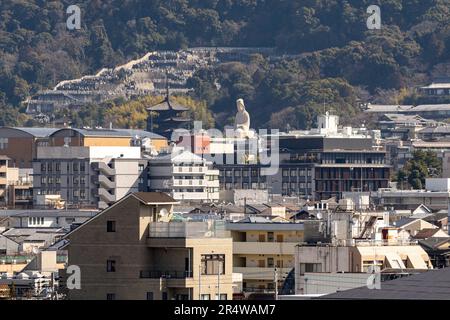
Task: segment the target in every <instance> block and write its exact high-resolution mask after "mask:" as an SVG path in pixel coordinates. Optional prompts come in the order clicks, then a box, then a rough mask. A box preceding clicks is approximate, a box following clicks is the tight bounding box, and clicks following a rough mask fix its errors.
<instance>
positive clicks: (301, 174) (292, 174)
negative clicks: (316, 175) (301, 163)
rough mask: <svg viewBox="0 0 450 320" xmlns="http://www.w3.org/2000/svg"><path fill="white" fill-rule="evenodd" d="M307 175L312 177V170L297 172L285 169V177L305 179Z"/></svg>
mask: <svg viewBox="0 0 450 320" xmlns="http://www.w3.org/2000/svg"><path fill="white" fill-rule="evenodd" d="M305 175H307V176H308V177H310V176H311V175H312V171H311V170H297V169H290V170H289V169H283V177H289V176H290V177H304V176H305Z"/></svg>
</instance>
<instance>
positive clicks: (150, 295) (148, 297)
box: [147, 292, 153, 300]
mask: <svg viewBox="0 0 450 320" xmlns="http://www.w3.org/2000/svg"><path fill="white" fill-rule="evenodd" d="M147 300H153V292H147Z"/></svg>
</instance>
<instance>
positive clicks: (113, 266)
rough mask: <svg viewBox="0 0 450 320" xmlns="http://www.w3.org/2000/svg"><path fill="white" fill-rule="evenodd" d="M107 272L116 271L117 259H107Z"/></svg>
mask: <svg viewBox="0 0 450 320" xmlns="http://www.w3.org/2000/svg"><path fill="white" fill-rule="evenodd" d="M106 272H116V260H107V261H106Z"/></svg>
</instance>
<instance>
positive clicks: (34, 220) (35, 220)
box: [28, 217, 44, 225]
mask: <svg viewBox="0 0 450 320" xmlns="http://www.w3.org/2000/svg"><path fill="white" fill-rule="evenodd" d="M28 224H30V225H43V224H44V217H29V218H28Z"/></svg>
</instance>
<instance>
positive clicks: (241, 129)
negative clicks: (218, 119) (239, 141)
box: [234, 99, 251, 138]
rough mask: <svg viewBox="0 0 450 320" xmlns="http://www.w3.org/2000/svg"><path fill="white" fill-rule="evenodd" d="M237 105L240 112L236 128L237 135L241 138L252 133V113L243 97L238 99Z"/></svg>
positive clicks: (235, 123)
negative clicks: (246, 106)
mask: <svg viewBox="0 0 450 320" xmlns="http://www.w3.org/2000/svg"><path fill="white" fill-rule="evenodd" d="M236 107H237V110H238V112H237V113H236V118H235V120H234V130H235V131H236V135H237V136H238V137H240V138H247V137H249V136H250V135H251V134H250V114H249V113H248V112H247V111H246V110H245V104H244V100H243V99H238V100H236Z"/></svg>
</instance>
